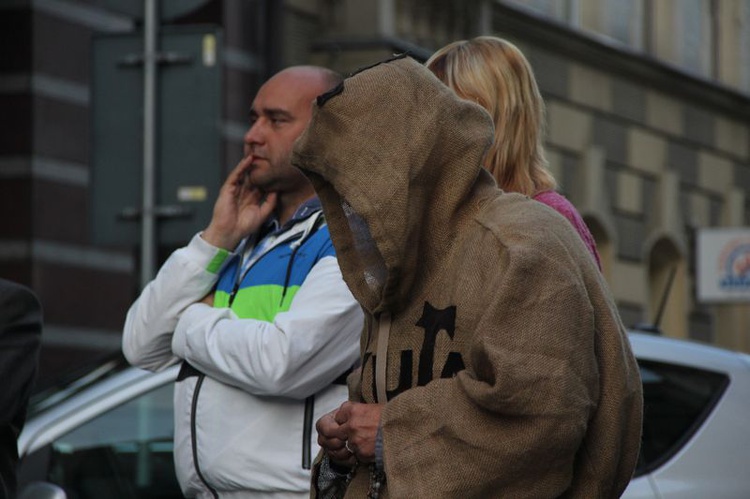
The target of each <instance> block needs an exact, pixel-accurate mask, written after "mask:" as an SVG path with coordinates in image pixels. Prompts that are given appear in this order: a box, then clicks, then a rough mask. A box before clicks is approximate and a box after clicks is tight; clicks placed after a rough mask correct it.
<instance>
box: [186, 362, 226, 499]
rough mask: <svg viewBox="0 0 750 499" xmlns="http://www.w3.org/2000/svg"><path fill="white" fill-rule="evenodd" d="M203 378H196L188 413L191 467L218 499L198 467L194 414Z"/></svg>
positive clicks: (216, 497)
mask: <svg viewBox="0 0 750 499" xmlns="http://www.w3.org/2000/svg"><path fill="white" fill-rule="evenodd" d="M205 377H206V375H205V374H201V375H199V376H198V381H196V383H195V389H194V390H193V403H192V406H191V411H190V440H191V443H192V444H193V466H195V472H196V473H197V474H198V478H199V479H200V481H201V482H202V483H203V485H204V486H205V487H206V488H207V489H208V491H209V492H210V493H211V495H212V496H213V497H214V499H219V494H218V492H216V489H214V488H213V487H211V486H210V485H209V484H208V481H207V480H206V477H204V476H203V472H202V471H201V468H200V465H199V464H198V431H197V426H196V421H195V420H196V417H195V413H196V410H197V409H198V394H199V393H200V391H201V386H203V380H204V379H205Z"/></svg>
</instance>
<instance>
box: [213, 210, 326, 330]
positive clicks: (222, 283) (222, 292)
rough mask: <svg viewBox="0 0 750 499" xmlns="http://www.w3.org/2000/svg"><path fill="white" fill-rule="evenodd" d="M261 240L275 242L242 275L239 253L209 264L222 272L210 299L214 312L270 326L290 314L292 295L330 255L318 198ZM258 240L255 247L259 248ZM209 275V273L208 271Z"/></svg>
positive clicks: (217, 258) (217, 259)
mask: <svg viewBox="0 0 750 499" xmlns="http://www.w3.org/2000/svg"><path fill="white" fill-rule="evenodd" d="M265 237H276V238H277V240H278V241H281V242H279V243H272V244H271V245H270V246H269V248H268V249H265V250H264V253H262V254H261V255H260V256H259V257H258V258H257V260H256V261H255V262H254V263H253V264H252V265H251V266H250V267H249V269H246V270H245V271H244V275H240V273H241V272H242V258H241V252H239V253H240V254H235V255H232V256H231V260H230V261H229V262H226V265H223V264H224V263H225V262H224V261H223V260H225V259H226V258H227V257H229V256H230V254H229V253H227V254H225V255H222V254H217V256H216V258H215V259H214V260H213V261H212V262H211V264H210V265H209V266H210V267H213V268H217V267H222V266H223V269H222V271H221V275H220V276H219V281H218V284H217V287H216V294H215V296H214V306H215V307H230V308H231V309H232V311H233V312H234V313H235V314H237V316H238V317H239V318H241V319H257V320H262V321H267V322H271V321H273V319H274V317H276V314H278V313H279V312H285V311H287V310H288V309H289V306H290V304H291V303H292V300H293V299H294V295H295V294H296V293H297V291H298V290H299V287H300V286H301V285H302V283H303V282H304V280H305V278H306V277H307V275H308V274H309V273H310V271H311V270H312V268H313V266H314V265H315V264H316V263H317V262H318V261H320V260H321V259H322V258H324V257H326V256H333V257H335V256H336V254H335V251H334V249H333V244H332V243H331V238H330V235H329V233H328V226H327V225H325V224H324V222H323V219H322V213H321V212H320V204H319V202H318V200H317V199H315V200H312V201H310V202H308V203H305V204H304V205H303V206H302V207H300V209H298V210H297V213H295V216H294V217H293V218H292V219H291V220H290V221H289V222H287V224H285V226H284V227H282V228H280V229H278V230H276V231H273V232H271V233H269V234H268V235H266V236H265ZM261 243H262V240H261V241H259V243H258V244H261ZM209 270H210V269H209Z"/></svg>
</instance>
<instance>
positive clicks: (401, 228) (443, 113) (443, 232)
mask: <svg viewBox="0 0 750 499" xmlns="http://www.w3.org/2000/svg"><path fill="white" fill-rule="evenodd" d="M314 108H315V109H314V111H313V118H312V121H311V123H310V125H309V127H308V128H307V130H306V131H305V132H304V133H303V135H302V136H301V137H300V139H299V140H298V142H297V144H296V146H295V150H294V153H293V160H292V162H293V164H295V166H297V167H298V168H300V169H301V170H302V171H303V172H305V173H306V174H307V175H308V176H309V177H310V179H311V180H312V182H313V185H314V187H315V189H316V191H317V192H318V195H319V197H320V199H321V201H322V204H323V210H324V213H325V216H326V219H327V220H328V224H329V228H330V232H331V238H332V241H333V244H334V247H335V248H336V253H337V255H338V257H339V264H340V266H341V270H342V273H343V276H344V279H345V281H346V283H347V284H348V286H349V287H350V289H351V291H352V293H353V294H354V297H355V298H356V299H357V301H358V302H359V303H360V305H361V306H362V308H363V310H364V311H365V315H366V323H365V327H364V330H363V334H362V341H361V353H362V366H361V369H360V370H359V371H356V372H355V373H354V374H353V375H351V376H350V377H349V386H350V400H351V402H346V403H345V404H344V405H342V406H341V408H340V409H339V410H338V411H334V412H333V413H330V414H328V415H327V416H325V417H323V418H321V419H320V420H319V421H318V425H317V428H318V431H319V442H320V443H321V445H322V447H323V449H324V451H323V453H322V455H321V456H319V459H318V461H317V463H316V469H315V470H314V473H313V484H312V485H313V490H312V493H313V496H314V497H340V496H345V497H365V496H369V497H395V498H413V497H430V498H434V497H462V498H463V497H481V498H486V497H513V498H519V497H576V498H581V497H585V498H588V497H607V498H609V497H615V496H618V495H619V494H621V493H622V491H623V490H624V488H625V487H626V485H627V483H628V481H629V480H630V477H631V474H632V472H633V469H634V466H635V463H636V459H637V455H638V449H639V444H640V435H641V416H642V395H641V383H640V378H639V374H638V367H637V364H636V362H635V359H634V357H633V355H632V352H631V349H630V345H629V342H628V339H627V337H626V333H625V330H624V328H623V325H622V322H621V320H620V317H619V315H618V312H617V309H616V307H615V303H614V301H613V299H612V296H611V294H610V292H609V291H608V289H607V285H606V284H605V282H604V280H603V278H602V276H601V273H600V272H599V270H598V269H597V267H596V264H595V263H594V261H593V259H592V258H591V257H590V255H589V254H588V253H587V250H586V248H585V247H584V245H583V243H582V242H581V239H580V237H578V234H577V233H576V232H575V231H574V230H573V229H572V227H571V225H570V223H568V222H567V221H566V220H565V219H564V218H562V217H561V216H560V215H559V214H557V213H556V212H554V211H553V210H551V209H549V208H548V207H546V206H544V205H542V204H541V203H536V202H534V201H532V200H530V199H529V198H527V197H525V196H522V195H520V194H506V193H503V192H502V191H501V190H499V189H498V188H497V186H496V184H495V182H494V180H493V179H492V177H491V176H490V175H489V174H488V173H487V172H486V171H485V170H484V169H482V167H481V165H482V156H483V154H484V152H485V150H486V149H487V146H488V145H489V144H490V142H491V140H492V132H493V128H492V121H491V119H490V117H489V115H488V114H487V113H486V112H485V111H484V110H483V109H482V108H480V107H479V106H477V105H475V104H474V103H472V102H468V101H464V100H461V99H460V98H458V97H456V95H455V94H454V93H453V92H452V91H451V90H450V89H448V88H447V87H446V86H445V85H443V84H442V83H440V82H439V81H438V80H437V79H436V78H435V77H434V76H433V75H432V74H431V73H430V72H429V71H428V70H427V69H425V68H424V67H422V66H421V65H420V64H418V63H417V62H416V61H413V60H412V59H409V58H405V57H401V58H396V59H394V60H391V61H387V62H385V63H381V64H378V65H376V66H374V67H371V68H369V69H366V70H363V71H361V72H359V73H357V74H355V75H353V76H352V77H350V78H348V79H346V80H345V81H344V83H343V84H342V85H340V86H339V87H338V88H337V89H335V90H334V91H332V92H329V93H328V94H324V95H323V96H320V97H318V100H317V104H316V105H314Z"/></svg>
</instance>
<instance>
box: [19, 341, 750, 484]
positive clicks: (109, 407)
mask: <svg viewBox="0 0 750 499" xmlns="http://www.w3.org/2000/svg"><path fill="white" fill-rule="evenodd" d="M630 338H631V342H632V345H633V350H634V352H635V355H636V357H637V358H638V362H639V365H640V368H641V377H642V379H643V387H644V400H645V418H644V432H643V445H642V449H641V456H640V461H639V464H638V469H637V471H636V474H635V477H634V478H633V480H632V481H631V483H630V485H629V487H628V489H627V490H626V491H625V494H624V496H623V497H626V498H630V499H635V498H649V499H656V498H658V499H672V498H675V499H676V498H680V499H685V498H696V499H697V498H701V499H704V498H709V497H710V498H714V497H720V498H723V499H729V498H743V499H745V498H748V497H750V472H748V471H749V470H750V468H748V463H750V431H748V428H749V427H748V423H747V422H748V420H749V414H748V412H750V411H749V410H748V409H750V356H748V355H745V354H740V353H736V352H729V351H726V350H720V349H718V348H713V347H710V346H706V345H701V344H697V343H690V342H686V341H678V340H670V339H666V338H663V337H658V336H653V335H646V334H641V333H631V335H630ZM176 376H177V367H176V366H175V367H173V368H171V369H168V370H166V371H164V372H162V373H158V374H152V373H148V372H145V371H142V370H139V369H135V368H132V367H129V366H127V364H126V363H125V360H124V359H123V358H122V357H117V358H114V359H111V360H109V361H107V362H104V363H102V364H101V365H100V366H98V367H97V368H96V369H94V370H91V371H88V372H86V374H85V375H84V376H82V377H76V378H75V379H74V380H72V381H70V382H68V383H64V384H63V386H61V387H59V388H58V389H56V390H53V391H51V392H48V393H46V394H42V395H41V396H40V397H36V398H35V400H34V401H33V403H32V405H31V409H30V415H29V419H28V421H27V423H26V426H25V428H24V430H23V432H22V434H21V437H20V439H19V443H18V448H19V455H20V456H21V466H20V468H19V486H20V490H21V491H22V495H23V490H24V487H28V486H29V485H30V484H33V483H37V484H38V483H39V482H47V483H54V484H57V485H59V486H60V487H61V488H62V489H63V490H65V491H66V493H67V495H68V497H69V498H81V499H87V498H91V499H94V498H96V499H99V498H103V497H107V498H139V499H140V498H161V499H168V498H173V497H174V498H180V497H182V495H181V494H180V490H179V487H178V485H177V480H176V478H175V474H174V467H173V466H174V465H173V461H172V435H173V420H172V411H173V409H172V384H173V381H174V379H175V378H176ZM27 490H28V489H27ZM30 495H31V494H30ZM46 497H53V496H49V495H48V496H46ZM54 497H61V496H54Z"/></svg>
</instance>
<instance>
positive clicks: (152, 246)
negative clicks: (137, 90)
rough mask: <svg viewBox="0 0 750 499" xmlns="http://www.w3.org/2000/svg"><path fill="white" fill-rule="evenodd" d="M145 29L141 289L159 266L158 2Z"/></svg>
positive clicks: (149, 3)
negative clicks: (157, 174) (157, 195)
mask: <svg viewBox="0 0 750 499" xmlns="http://www.w3.org/2000/svg"><path fill="white" fill-rule="evenodd" d="M143 5H144V10H145V12H144V16H143V19H144V29H143V204H142V206H141V208H142V210H141V215H142V217H143V218H142V219H141V288H143V287H145V286H146V284H148V283H149V282H150V281H151V279H152V278H153V276H154V273H155V266H156V240H155V237H156V218H155V215H154V205H155V204H156V203H155V195H156V185H155V184H156V59H157V50H158V47H157V39H158V29H159V23H158V12H157V0H145V2H144V4H143Z"/></svg>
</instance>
